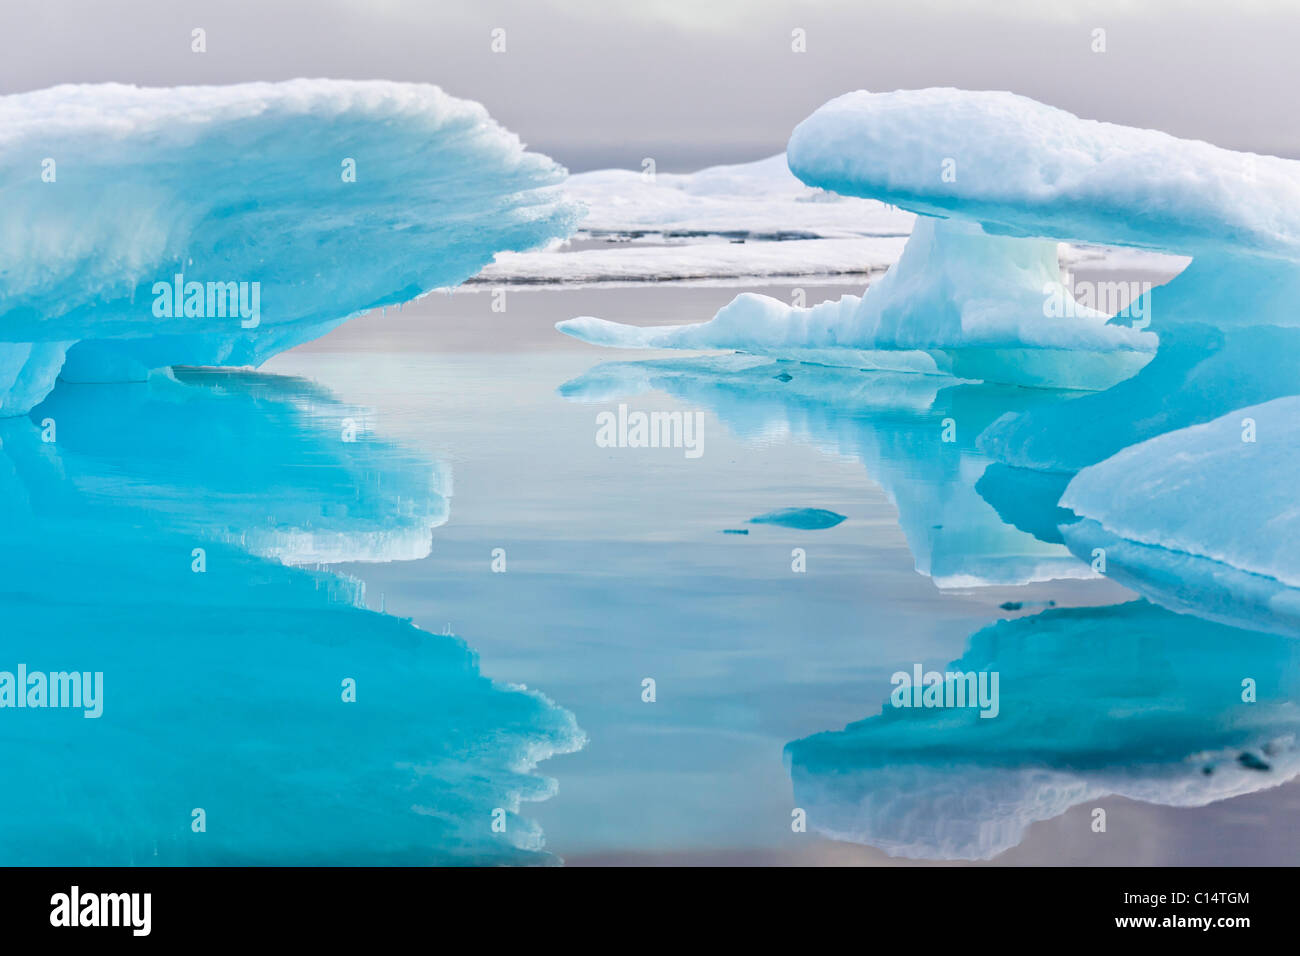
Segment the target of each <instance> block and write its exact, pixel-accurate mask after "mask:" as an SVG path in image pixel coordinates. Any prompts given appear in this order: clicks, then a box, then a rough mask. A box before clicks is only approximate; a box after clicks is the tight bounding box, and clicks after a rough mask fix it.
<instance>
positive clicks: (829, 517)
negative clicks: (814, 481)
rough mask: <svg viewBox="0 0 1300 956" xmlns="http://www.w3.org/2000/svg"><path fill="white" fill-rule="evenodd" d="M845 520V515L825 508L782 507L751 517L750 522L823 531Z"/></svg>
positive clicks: (801, 529)
mask: <svg viewBox="0 0 1300 956" xmlns="http://www.w3.org/2000/svg"><path fill="white" fill-rule="evenodd" d="M843 520H844V515H842V514H838V513H836V512H834V511H828V510H826V509H825V508H781V509H780V510H778V511H769V512H768V513H767V514H762V515H759V516H758V517H757V518H750V519H749V523H750V524H773V525H778V526H779V527H782V528H797V529H799V530H800V531H822V530H824V529H826V528H833V527H835V526H836V525H837V524H839V523H840V522H842V521H843Z"/></svg>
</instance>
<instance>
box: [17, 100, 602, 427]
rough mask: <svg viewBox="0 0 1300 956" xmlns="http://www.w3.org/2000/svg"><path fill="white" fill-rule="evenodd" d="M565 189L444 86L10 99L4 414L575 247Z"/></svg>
mask: <svg viewBox="0 0 1300 956" xmlns="http://www.w3.org/2000/svg"><path fill="white" fill-rule="evenodd" d="M563 177H564V171H563V169H562V168H561V167H559V166H557V165H556V164H555V163H554V162H552V161H551V160H549V159H547V158H546V157H544V156H540V155H537V154H535V153H528V152H525V150H524V147H523V145H522V144H521V143H520V141H519V140H518V138H517V137H515V136H514V135H513V134H511V133H509V132H507V131H506V130H504V129H502V128H501V127H500V126H499V125H497V124H496V123H495V122H494V121H493V120H492V119H491V118H490V117H489V116H488V115H487V112H486V111H485V110H484V109H483V107H482V106H480V105H479V104H477V103H472V102H467V101H465V100H459V99H455V98H453V97H451V96H448V95H447V94H445V93H443V92H442V91H441V90H439V89H438V88H437V87H433V86H428V85H423V84H408V83H389V82H378V81H366V82H353V81H334V80H294V81H291V82H286V83H249V84H241V85H236V86H226V87H178V88H172V89H140V88H136V87H132V86H122V85H118V84H102V85H93V86H60V87H55V88H52V89H48V90H42V91H39V92H34V93H23V94H16V95H11V96H4V97H0V196H2V197H3V200H2V201H0V415H17V414H21V413H23V412H25V411H27V410H28V409H29V408H31V407H32V406H33V405H34V404H35V403H36V402H38V401H40V399H41V398H43V397H44V396H45V395H46V394H47V393H48V392H49V390H50V388H51V387H52V386H53V384H54V381H55V378H56V376H58V375H60V373H61V372H62V377H63V378H64V379H66V380H68V381H76V382H107V381H124V380H141V379H143V378H144V377H145V376H146V375H147V373H148V371H149V370H150V369H155V368H160V367H164V366H169V365H256V364H259V363H261V362H262V361H263V360H265V359H266V358H267V357H269V356H270V355H272V354H274V353H276V352H279V351H282V350H284V349H287V348H291V347H292V346H294V345H296V344H298V343H300V342H303V341H307V340H310V339H312V338H315V337H317V336H319V335H322V334H324V333H325V332H326V331H328V330H329V329H330V328H332V327H334V326H335V325H337V324H339V323H340V322H343V321H345V320H346V319H348V318H350V317H352V316H355V315H357V314H359V313H361V312H364V311H366V310H369V309H373V308H376V307H383V306H387V305H395V304H399V303H402V302H404V301H407V300H409V299H412V298H415V297H417V296H419V295H421V294H423V293H426V292H428V291H430V290H431V289H436V288H443V287H448V286H454V285H456V284H458V283H460V282H462V281H464V280H465V279H467V278H469V277H470V276H472V275H473V274H474V273H476V272H478V271H479V270H480V269H481V268H482V267H483V266H485V265H486V264H487V263H489V262H490V261H491V260H492V257H493V256H494V255H495V254H496V253H498V252H501V251H504V250H519V249H528V248H533V247H536V246H540V245H542V244H544V243H546V242H547V241H549V240H552V239H555V238H559V237H562V236H565V235H568V234H569V232H570V231H571V229H572V227H573V225H574V223H575V221H576V219H577V218H578V215H579V214H580V212H581V209H580V207H579V206H577V205H575V204H573V203H571V202H569V201H568V200H566V199H565V198H564V197H563V195H562V193H561V191H560V189H559V188H558V184H559V183H560V182H561V180H562V179H563Z"/></svg>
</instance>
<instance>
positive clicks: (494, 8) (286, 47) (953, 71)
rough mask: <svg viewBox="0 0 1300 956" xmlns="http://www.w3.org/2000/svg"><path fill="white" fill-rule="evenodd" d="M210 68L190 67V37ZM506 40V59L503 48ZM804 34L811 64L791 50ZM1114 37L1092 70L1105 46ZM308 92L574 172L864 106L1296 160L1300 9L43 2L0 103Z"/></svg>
mask: <svg viewBox="0 0 1300 956" xmlns="http://www.w3.org/2000/svg"><path fill="white" fill-rule="evenodd" d="M194 27H202V28H204V29H205V30H206V31H207V47H208V49H207V52H206V53H204V54H201V55H200V54H194V53H191V52H190V31H191V29H192V28H194ZM495 28H502V29H504V30H505V42H506V52H505V53H493V52H492V50H491V42H492V36H491V34H492V30H493V29H495ZM796 28H798V29H802V30H804V31H806V37H807V41H806V43H807V52H806V53H795V52H793V51H792V49H791V43H792V40H791V31H793V30H795V29H796ZM1096 28H1101V29H1104V30H1105V31H1106V35H1105V41H1106V52H1105V53H1094V52H1093V51H1092V49H1091V47H1092V45H1093V30H1094V29H1096ZM297 76H327V77H337V78H359V79H360V78H385V79H394V80H420V81H425V82H431V83H436V84H438V85H440V86H442V87H443V88H444V89H446V90H447V91H448V92H450V93H453V94H455V95H457V96H462V97H467V98H470V99H476V100H479V101H481V102H483V103H484V104H486V105H487V107H488V109H489V110H490V111H491V113H492V115H493V116H495V117H496V118H497V119H499V120H500V121H501V122H503V123H504V124H505V125H506V126H508V127H509V128H510V129H512V130H514V131H515V132H517V133H519V134H520V135H521V136H522V137H523V138H524V140H525V141H526V142H527V143H528V144H529V145H530V146H531V147H533V148H535V149H538V150H541V151H542V152H545V153H548V154H550V155H552V156H554V157H555V158H556V159H558V160H560V161H561V162H563V163H565V164H567V165H568V166H569V167H570V168H571V169H573V170H575V171H577V170H583V169H590V168H593V167H597V166H627V167H631V168H639V166H640V161H641V159H642V158H643V157H645V156H652V157H654V158H655V159H656V162H657V163H658V167H659V168H660V169H661V170H682V169H691V168H696V167H698V166H702V165H707V164H710V163H715V162H731V161H743V160H749V159H756V158H759V157H762V156H766V155H770V154H772V153H775V152H779V151H780V150H781V149H783V148H784V145H785V141H786V138H787V137H788V136H789V133H790V130H791V129H792V128H793V127H794V125H795V124H796V123H798V122H799V121H800V120H801V119H802V118H803V117H805V116H806V115H807V114H808V113H810V112H811V111H812V110H813V109H815V108H816V107H817V106H819V105H820V104H822V103H823V102H825V101H826V100H827V99H830V98H831V97H832V96H835V95H837V94H839V93H843V92H846V91H849V90H855V89H870V90H893V89H899V88H912V87H924V86H960V87H964V88H967V89H1008V90H1012V91H1015V92H1017V93H1023V94H1026V95H1028V96H1032V97H1034V98H1036V99H1039V100H1042V101H1044V102H1047V103H1051V104H1052V105H1055V106H1060V107H1064V108H1066V109H1068V110H1070V111H1072V112H1075V113H1078V114H1079V115H1081V116H1085V117H1089V118H1094V119H1105V120H1111V121H1114V122H1119V123H1127V124H1132V125H1137V126H1148V127H1155V128H1158V129H1163V130H1166V131H1168V132H1170V133H1174V134H1175V135H1178V136H1189V137H1196V138H1201V139H1208V140H1210V141H1212V142H1215V143H1218V144H1220V145H1224V146H1229V147H1233V148H1238V149H1253V150H1256V151H1259V152H1269V153H1279V154H1283V155H1290V156H1296V157H1300V118H1298V117H1300V109H1298V108H1297V106H1296V103H1295V99H1294V98H1295V95H1296V91H1297V90H1300V0H1217V2H1207V0H1077V2H1075V0H982V2H978V3H976V2H971V0H898V2H889V3H883V2H875V0H801V2H799V0H796V2H777V0H627V2H623V0H505V2H496V0H481V2H469V0H465V2H460V0H452V2H447V0H212V2H209V0H117V2H108V0H33V2H30V3H28V2H11V0H5V2H4V4H3V5H0V92H3V93H12V92H20V91H23V90H31V89H39V88H41V87H45V86H51V85H54V84H58V83H72V82H75V83H85V82H99V81H105V80H117V81H121V82H130V83H139V84H146V85H177V84H188V83H233V82H239V81H244V80H278V79H289V78H292V77H297Z"/></svg>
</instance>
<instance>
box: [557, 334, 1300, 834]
mask: <svg viewBox="0 0 1300 956" xmlns="http://www.w3.org/2000/svg"><path fill="white" fill-rule="evenodd" d="M648 389H660V390H663V391H665V392H668V393H669V394H671V395H673V396H675V397H678V398H680V399H682V400H684V401H688V402H694V403H699V404H705V405H708V406H709V407H711V408H713V409H714V410H715V412H716V413H717V415H718V417H719V418H721V419H722V420H723V421H724V422H725V423H727V424H728V426H729V427H731V428H732V429H734V430H735V431H736V432H737V433H738V434H740V435H741V436H742V437H744V438H749V439H756V440H762V439H768V438H771V437H774V436H779V437H786V436H795V437H798V438H803V439H807V440H811V441H813V442H814V443H816V444H818V445H820V446H822V447H824V448H826V449H827V450H829V451H832V452H836V453H840V454H848V455H852V456H854V457H856V458H858V459H859V460H860V461H862V462H863V463H864V464H865V465H866V467H867V470H868V472H869V473H870V474H871V476H872V478H873V479H875V480H876V481H877V482H878V483H879V484H881V485H882V486H883V487H884V489H885V490H886V492H887V493H888V494H889V495H890V497H891V499H892V500H893V501H894V503H895V505H896V506H897V508H898V513H899V522H900V524H901V526H902V528H903V530H904V532H905V534H906V536H907V540H908V544H909V546H910V547H911V549H912V552H913V555H914V557H915V560H916V567H917V570H918V571H920V572H921V573H924V574H929V575H931V576H933V578H934V579H935V582H936V584H938V585H939V586H940V587H943V586H945V585H968V584H990V583H1018V582H1028V581H1032V580H1042V579H1045V578H1051V577H1080V576H1084V575H1086V574H1087V573H1088V571H1089V570H1090V564H1091V563H1092V562H1093V561H1094V560H1095V556H1096V552H1095V550H1094V549H1096V548H1104V549H1105V552H1106V559H1107V560H1106V566H1105V571H1106V573H1107V574H1108V575H1110V576H1113V577H1114V578H1116V579H1117V580H1118V581H1120V582H1121V583H1123V584H1126V585H1128V586H1130V587H1132V588H1134V589H1135V590H1137V591H1138V592H1139V593H1140V594H1142V595H1143V597H1144V598H1146V599H1149V601H1150V602H1154V603H1149V602H1148V600H1138V601H1133V602H1131V603H1127V604H1120V605H1115V606H1111V607H1101V608H1075V609H1058V610H1048V611H1043V612H1042V613H1039V614H1037V615H1034V616H1029V617H1023V618H1019V619H1016V620H1012V621H1002V622H1000V623H997V624H994V625H992V626H989V627H986V628H984V629H983V630H980V631H978V632H977V633H975V634H974V636H973V637H972V638H971V639H970V642H969V646H968V649H967V651H966V653H965V654H964V655H963V656H962V657H961V658H960V659H959V660H958V661H956V662H953V663H952V664H950V665H948V667H947V668H945V669H944V671H945V672H958V671H960V672H965V673H974V674H980V673H984V674H986V675H987V674H992V673H994V672H996V673H997V674H998V675H999V682H998V687H999V697H1000V699H999V700H998V702H997V705H996V707H995V708H994V709H995V710H996V712H997V715H996V717H991V719H989V718H986V717H981V716H980V714H981V711H980V709H979V708H978V707H959V708H953V707H947V708H944V707H937V708H925V707H895V706H893V703H892V702H891V700H888V699H887V700H886V701H885V702H884V704H883V706H882V708H881V711H880V713H879V715H877V716H873V717H870V718H867V719H865V720H861V721H858V722H856V723H853V724H850V725H849V726H848V727H846V728H845V729H844V730H842V731H837V732H825V733H819V734H815V735H813V736H810V737H806V738H804V739H801V740H796V741H794V742H793V743H790V744H789V745H788V746H787V747H786V759H787V763H788V766H789V770H790V775H791V778H792V781H793V787H794V802H795V805H796V806H799V807H802V808H804V809H805V810H806V811H807V814H808V823H809V825H810V826H811V827H812V828H813V829H814V830H816V831H818V832H820V833H822V834H824V835H826V836H830V837H832V838H834V839H839V840H844V841H850V842H855V843H861V844H867V845H870V846H874V847H878V848H880V849H883V850H885V851H886V852H888V853H890V854H891V855H896V856H905V857H914V858H925V859H988V858H992V857H994V856H996V855H997V854H999V853H1001V852H1003V851H1004V850H1007V849H1008V848H1010V847H1012V846H1015V845H1016V844H1018V843H1019V842H1020V841H1021V840H1022V839H1023V837H1024V834H1025V831H1026V829H1027V828H1028V827H1029V826H1030V824H1032V823H1034V822H1035V821H1040V820H1047V819H1050V818H1053V817H1056V816H1059V815H1061V814H1063V813H1064V812H1065V811H1066V810H1068V809H1069V808H1070V807H1072V806H1075V805H1078V804H1081V803H1085V802H1089V801H1094V800H1099V799H1101V798H1104V797H1107V796H1111V795H1120V796H1124V797H1128V798H1132V799H1136V800H1141V801H1146V802H1149V803H1154V804H1162V805H1167V806H1203V805H1205V804H1208V803H1211V802H1213V801H1217V800H1223V799H1226V798H1230V797H1234V796H1238V795H1241V794H1245V793H1250V792H1253V791H1257V790H1263V789H1266V788H1269V787H1274V786H1278V785H1280V784H1282V783H1285V782H1286V781H1288V780H1291V779H1292V778H1294V777H1295V776H1296V775H1297V773H1300V749H1297V741H1296V735H1297V732H1300V709H1297V707H1296V706H1295V704H1294V703H1292V699H1293V697H1294V695H1295V693H1296V692H1297V690H1300V687H1298V686H1297V683H1298V682H1300V671H1297V668H1296V664H1297V655H1300V645H1298V644H1296V643H1295V642H1294V641H1293V640H1292V639H1291V638H1290V637H1286V636H1281V635H1293V636H1295V635H1300V595H1298V594H1297V592H1296V591H1295V590H1293V589H1288V588H1283V587H1281V586H1280V585H1277V583H1276V582H1268V581H1266V580H1264V579H1256V580H1254V581H1248V580H1245V578H1247V577H1249V576H1242V575H1240V574H1236V575H1235V576H1234V575H1230V574H1228V573H1227V572H1228V569H1225V568H1224V567H1223V566H1221V565H1214V563H1213V562H1200V564H1197V563H1196V562H1195V560H1194V559H1188V558H1186V556H1182V557H1179V556H1176V555H1173V554H1172V553H1170V552H1167V551H1162V549H1150V548H1147V549H1145V551H1143V550H1142V549H1141V546H1138V545H1133V544H1131V543H1126V542H1122V541H1117V540H1114V539H1106V536H1105V533H1104V532H1103V531H1102V529H1100V528H1099V527H1098V526H1096V525H1095V523H1094V522H1088V521H1082V522H1081V521H1079V520H1078V519H1077V517H1076V516H1075V515H1074V514H1073V513H1071V512H1070V511H1068V510H1066V509H1063V508H1061V507H1060V506H1059V505H1058V501H1059V500H1060V497H1061V493H1062V491H1063V490H1064V488H1065V485H1066V484H1067V483H1068V481H1069V478H1070V476H1069V475H1068V474H1055V473H1050V472H1036V471H1028V470H1024V469H1020V468H1015V467H1010V466H1008V465H1005V464H1002V463H1000V462H997V463H990V461H989V459H987V458H984V457H982V456H981V455H980V454H979V453H978V452H977V451H976V450H975V447H974V445H975V438H976V437H977V436H978V435H979V434H980V433H981V432H982V431H984V429H985V428H986V427H987V426H988V425H989V423H991V422H993V421H995V420H996V419H998V417H999V416H1001V415H1002V414H1004V413H1007V412H1026V411H1032V410H1033V407H1034V406H1035V405H1036V404H1041V403H1051V402H1053V401H1057V400H1059V396H1054V395H1052V394H1051V393H1043V392H1041V391H1024V390H1016V389H1006V388H1002V387H998V386H990V385H980V384H974V383H965V382H956V381H954V380H953V379H945V378H941V377H932V376H931V377H928V376H922V375H906V374H893V373H889V372H879V371H858V370H849V369H833V368H822V367H818V366H808V365H800V364H798V363H789V362H777V361H773V360H771V359H767V358H759V357H754V356H743V355H729V356H723V357H718V356H710V357H695V358H686V359H674V360H670V361H649V362H638V363H610V364H605V365H600V366H597V367H596V368H594V369H592V370H591V371H590V372H589V373H587V374H586V375H584V376H582V377H581V378H579V379H576V380H574V381H571V382H569V383H567V384H566V385H565V386H564V387H563V388H562V392H563V393H564V394H565V395H566V396H568V397H570V398H573V399H578V400H588V401H608V400H611V399H614V398H621V397H623V396H626V395H628V394H631V393H635V392H638V391H644V390H648ZM949 424H951V425H954V426H955V431H956V434H955V438H956V440H955V441H953V442H944V441H942V438H941V431H942V429H943V428H944V427H945V426H946V425H949ZM1067 548H1068V549H1069V551H1070V552H1072V553H1073V554H1074V555H1075V558H1074V559H1073V560H1072V559H1071V558H1070V556H1069V555H1068V554H1066V549H1067ZM1145 552H1151V553H1145ZM1011 606H1014V607H1015V608H1017V609H1018V608H1020V607H1022V606H1023V605H1021V604H1019V603H1016V602H1009V604H1008V605H1004V607H1011ZM1173 611H1177V612H1179V613H1172V612H1173ZM1243 627H1245V628H1250V629H1248V630H1247V629H1242V628H1243ZM915 659H916V658H914V659H913V660H915ZM895 666H896V667H897V668H898V669H899V670H903V671H905V672H910V671H911V669H912V666H913V661H912V660H898V661H897V662H895Z"/></svg>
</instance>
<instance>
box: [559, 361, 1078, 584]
mask: <svg viewBox="0 0 1300 956" xmlns="http://www.w3.org/2000/svg"><path fill="white" fill-rule="evenodd" d="M649 389H659V390H662V391H665V392H667V393H669V394H670V395H673V396H674V397H677V398H679V399H681V400H682V401H686V402H691V403H696V404H701V405H706V406H708V407H710V408H712V409H713V410H714V412H715V413H716V414H717V416H718V417H719V418H720V419H721V420H722V421H723V422H724V423H726V425H727V426H728V427H729V428H731V429H732V430H733V431H735V432H736V433H737V434H738V435H740V436H741V437H742V438H749V439H767V438H772V437H779V436H793V437H796V438H799V439H801V440H806V441H810V442H813V443H815V444H817V445H819V446H821V447H824V448H826V449H828V450H830V451H832V452H837V453H839V454H843V455H851V456H853V457H855V458H857V459H859V460H860V461H861V462H862V463H863V464H864V465H866V468H867V471H868V473H869V474H870V475H871V477H872V479H873V480H874V481H876V482H877V483H878V484H879V485H880V486H881V487H882V488H883V489H884V491H885V493H886V494H887V495H889V498H890V500H891V501H892V502H893V503H894V505H895V507H897V509H898V521H899V524H900V525H901V527H902V530H903V533H904V534H905V535H906V537H907V543H908V546H909V548H910V549H911V551H912V555H913V557H914V558H915V561H916V570H917V571H919V572H920V573H921V574H925V575H928V576H930V577H931V578H933V579H934V582H935V584H936V585H938V586H939V587H966V586H971V585H985V584H1024V583H1028V582H1031V581H1044V580H1050V579H1053V578H1081V577H1091V576H1092V571H1091V569H1090V568H1089V566H1088V564H1087V563H1085V562H1081V561H1079V560H1077V559H1076V558H1075V557H1073V556H1072V555H1071V554H1070V552H1069V551H1068V550H1067V549H1066V548H1065V546H1064V545H1062V544H1061V543H1060V538H1059V536H1057V538H1056V540H1055V541H1054V542H1053V541H1040V540H1039V539H1038V538H1036V537H1035V536H1034V534H1033V533H1032V532H1028V531H1024V530H1020V529H1019V528H1017V527H1014V526H1012V525H1009V524H1007V523H1005V522H1004V521H1003V520H1002V519H1001V518H1000V517H999V515H998V512H997V511H996V510H995V509H994V507H993V506H992V505H991V504H990V503H989V502H988V501H986V500H985V499H984V497H982V496H981V494H980V492H978V491H977V490H976V482H977V481H978V480H979V478H980V476H981V475H982V474H983V473H984V470H985V467H986V466H987V465H988V464H989V461H990V460H989V459H988V458H986V457H985V456H983V455H981V454H980V453H979V452H978V451H976V449H975V439H976V437H977V436H978V435H979V434H980V432H982V431H983V430H984V429H985V427H987V425H988V424H989V423H990V422H992V421H994V420H995V419H997V418H998V417H999V416H1001V415H1002V414H1004V413H1007V412H1014V411H1024V410H1027V409H1029V408H1032V407H1035V406H1037V405H1040V404H1044V403H1049V402H1052V401H1055V400H1056V396H1055V395H1054V394H1053V393H1051V392H1048V391H1046V390H1044V389H1021V388H1012V387H1009V386H1001V385H981V384H974V383H967V382H962V381H961V380H958V379H953V378H949V377H946V376H938V375H918V374H912V373H906V372H882V371H862V370H858V369H846V368H831V367H826V366H818V365H804V364H800V363H795V362H783V361H777V360H773V359H768V358H762V357H757V356H748V355H726V356H707V357H691V358H683V359H668V360H662V361H648V362H612V363H607V364H604V365H598V366H596V367H595V368H594V369H592V370H591V371H590V372H588V373H587V374H585V375H583V376H582V377H580V378H578V379H575V380H573V381H571V382H568V383H566V384H565V385H564V386H563V387H562V388H561V392H562V394H564V395H565V396H566V397H569V398H572V399H575V400H581V401H611V400H614V399H618V398H622V397H626V396H628V395H630V394H635V393H637V392H641V391H646V390H649Z"/></svg>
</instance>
